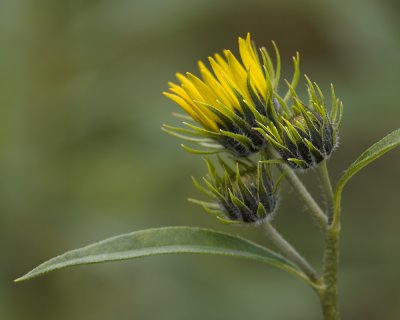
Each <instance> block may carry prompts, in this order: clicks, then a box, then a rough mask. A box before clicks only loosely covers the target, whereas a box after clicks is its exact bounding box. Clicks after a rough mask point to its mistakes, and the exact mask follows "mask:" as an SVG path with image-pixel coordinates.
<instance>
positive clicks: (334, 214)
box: [319, 161, 341, 320]
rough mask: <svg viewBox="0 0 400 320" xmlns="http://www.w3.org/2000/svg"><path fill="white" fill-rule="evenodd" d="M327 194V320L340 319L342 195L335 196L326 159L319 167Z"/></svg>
mask: <svg viewBox="0 0 400 320" xmlns="http://www.w3.org/2000/svg"><path fill="white" fill-rule="evenodd" d="M319 171H320V175H321V179H322V182H323V185H324V189H325V192H326V195H327V197H328V199H329V207H330V208H329V211H328V217H329V218H328V219H329V223H330V225H329V227H328V228H327V229H326V231H325V252H324V274H323V282H324V284H325V288H324V289H323V290H321V291H320V292H319V297H320V301H321V306H322V313H323V315H324V319H325V320H339V319H340V315H339V304H338V292H337V283H338V279H337V275H338V271H339V253H340V248H339V240H340V229H341V227H340V206H341V204H340V197H336V198H335V196H334V193H333V189H332V184H331V181H330V178H329V172H328V168H327V165H326V161H323V162H322V163H321V164H320V167H319Z"/></svg>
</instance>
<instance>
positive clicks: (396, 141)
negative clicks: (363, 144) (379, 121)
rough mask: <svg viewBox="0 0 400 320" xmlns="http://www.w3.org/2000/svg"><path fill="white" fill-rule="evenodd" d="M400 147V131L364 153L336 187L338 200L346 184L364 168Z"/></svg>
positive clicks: (396, 131)
mask: <svg viewBox="0 0 400 320" xmlns="http://www.w3.org/2000/svg"><path fill="white" fill-rule="evenodd" d="M398 146H400V129H397V130H395V131H393V132H392V133H389V134H388V135H387V136H385V137H384V138H383V139H382V140H379V141H378V142H377V143H375V144H373V145H372V146H371V147H370V148H368V149H367V150H366V151H364V152H363V153H362V154H361V155H360V156H359V157H358V159H357V160H356V161H354V162H353V163H352V164H351V165H350V167H348V168H347V170H346V171H345V172H344V173H343V175H342V177H341V178H340V180H339V182H338V184H337V187H336V192H335V193H336V194H335V196H336V198H340V195H341V192H342V190H343V188H344V186H345V185H346V183H347V182H348V181H349V180H350V179H351V178H352V177H353V176H354V175H355V174H356V173H357V172H358V171H360V170H361V169H362V168H364V167H365V166H366V165H368V164H369V163H371V162H372V161H374V160H376V159H378V158H379V157H380V156H382V155H384V154H385V153H386V152H388V151H390V150H392V149H393V148H395V147H398Z"/></svg>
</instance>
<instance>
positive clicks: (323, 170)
mask: <svg viewBox="0 0 400 320" xmlns="http://www.w3.org/2000/svg"><path fill="white" fill-rule="evenodd" d="M318 169H319V175H320V177H321V180H322V184H323V187H324V190H325V194H326V197H327V200H328V206H329V207H328V222H329V223H331V222H332V215H333V205H334V195H333V188H332V184H331V179H330V178H329V172H328V167H327V165H326V160H324V161H322V162H321V163H320V164H319V167H318Z"/></svg>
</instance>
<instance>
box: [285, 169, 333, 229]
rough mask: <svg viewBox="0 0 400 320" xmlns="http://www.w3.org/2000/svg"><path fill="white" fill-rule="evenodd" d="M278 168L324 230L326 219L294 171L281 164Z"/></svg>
mask: <svg viewBox="0 0 400 320" xmlns="http://www.w3.org/2000/svg"><path fill="white" fill-rule="evenodd" d="M280 167H281V169H282V171H283V172H284V173H285V174H286V177H287V178H288V180H289V182H290V184H291V185H292V187H293V188H294V189H295V190H296V191H297V193H298V194H299V196H300V197H301V198H302V199H303V201H304V202H305V204H306V205H307V207H308V208H309V209H310V213H311V215H312V216H313V218H314V219H315V220H316V221H317V222H318V224H319V225H320V226H321V227H322V228H323V229H325V228H326V226H327V224H328V218H327V217H326V215H325V213H324V212H323V211H322V209H321V207H320V206H319V205H318V203H317V202H316V201H315V200H314V198H313V197H312V195H311V194H310V193H309V192H308V190H307V188H306V187H305V186H304V184H303V183H302V182H301V181H300V179H299V177H298V176H297V175H296V173H294V171H293V170H292V169H291V168H290V167H289V166H288V165H287V164H281V165H280Z"/></svg>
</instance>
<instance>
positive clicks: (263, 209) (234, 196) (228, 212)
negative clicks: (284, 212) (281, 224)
mask: <svg viewBox="0 0 400 320" xmlns="http://www.w3.org/2000/svg"><path fill="white" fill-rule="evenodd" d="M207 166H208V177H207V178H203V180H204V183H205V187H203V186H202V185H200V184H199V183H198V182H197V181H196V180H195V179H194V178H193V182H194V184H195V186H196V187H197V188H198V189H199V190H201V191H202V192H204V193H205V194H207V195H208V196H210V197H211V198H213V201H212V202H203V201H198V200H194V199H189V200H190V201H191V202H194V203H196V204H200V205H201V206H203V208H204V209H205V210H206V211H207V212H209V213H212V214H215V215H217V218H218V219H219V220H221V221H223V222H226V223H260V222H262V221H263V220H264V219H271V218H272V216H273V214H274V212H275V210H276V207H277V194H276V187H275V185H274V184H273V182H272V177H271V174H270V172H269V170H268V168H267V166H266V165H265V164H262V163H259V164H258V166H257V169H256V170H255V168H252V169H253V170H251V171H249V170H248V168H247V170H246V169H245V170H244V172H242V173H241V172H240V170H239V164H237V166H236V171H234V170H232V169H231V168H229V166H227V165H226V163H223V168H224V174H223V175H222V176H219V175H218V174H217V173H216V169H215V167H214V166H213V165H212V163H211V162H210V161H208V160H207Z"/></svg>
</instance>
